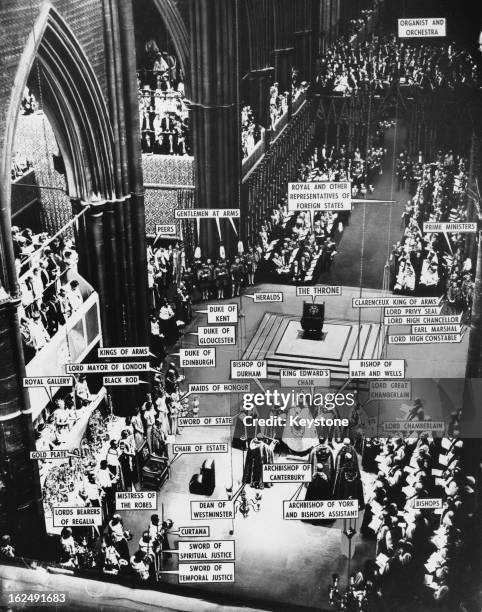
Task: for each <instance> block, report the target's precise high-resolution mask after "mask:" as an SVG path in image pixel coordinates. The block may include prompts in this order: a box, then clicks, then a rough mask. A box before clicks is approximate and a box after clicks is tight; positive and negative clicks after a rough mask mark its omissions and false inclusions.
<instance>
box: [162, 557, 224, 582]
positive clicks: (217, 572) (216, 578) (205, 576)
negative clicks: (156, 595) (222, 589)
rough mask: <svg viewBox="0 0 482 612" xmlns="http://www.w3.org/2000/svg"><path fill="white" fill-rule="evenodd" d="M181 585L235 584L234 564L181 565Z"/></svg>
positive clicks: (179, 570) (178, 572) (179, 571)
mask: <svg viewBox="0 0 482 612" xmlns="http://www.w3.org/2000/svg"><path fill="white" fill-rule="evenodd" d="M172 573H174V574H179V584H181V583H183V584H186V583H189V582H235V580H234V563H232V562H228V563H180V564H179V569H178V571H177V572H172Z"/></svg>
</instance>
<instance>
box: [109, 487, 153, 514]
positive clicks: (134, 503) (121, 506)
mask: <svg viewBox="0 0 482 612" xmlns="http://www.w3.org/2000/svg"><path fill="white" fill-rule="evenodd" d="M115 509H116V510H157V492H156V491H116V494H115Z"/></svg>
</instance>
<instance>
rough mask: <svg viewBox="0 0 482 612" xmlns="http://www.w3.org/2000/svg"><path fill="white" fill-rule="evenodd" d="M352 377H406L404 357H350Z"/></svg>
mask: <svg viewBox="0 0 482 612" xmlns="http://www.w3.org/2000/svg"><path fill="white" fill-rule="evenodd" d="M348 364H349V369H350V373H349V376H350V378H405V361H404V360H403V359H370V360H366V359H350V360H349V362H348Z"/></svg>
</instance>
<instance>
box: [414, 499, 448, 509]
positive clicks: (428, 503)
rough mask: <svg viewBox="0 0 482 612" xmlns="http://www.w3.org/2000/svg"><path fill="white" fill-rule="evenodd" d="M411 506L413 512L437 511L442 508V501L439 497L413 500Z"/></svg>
mask: <svg viewBox="0 0 482 612" xmlns="http://www.w3.org/2000/svg"><path fill="white" fill-rule="evenodd" d="M411 505H412V508H413V509H414V510H437V509H439V508H443V505H442V499H441V498H440V497H433V498H429V497H427V498H426V499H414V500H412V504H411Z"/></svg>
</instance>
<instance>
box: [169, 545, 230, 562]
mask: <svg viewBox="0 0 482 612" xmlns="http://www.w3.org/2000/svg"><path fill="white" fill-rule="evenodd" d="M177 552H178V554H179V562H180V563H181V562H184V561H228V560H230V561H234V555H235V552H234V541H233V540H200V541H197V542H179V548H178V550H177Z"/></svg>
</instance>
